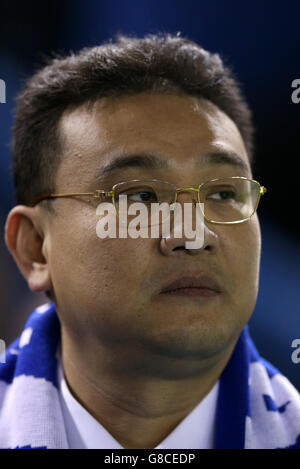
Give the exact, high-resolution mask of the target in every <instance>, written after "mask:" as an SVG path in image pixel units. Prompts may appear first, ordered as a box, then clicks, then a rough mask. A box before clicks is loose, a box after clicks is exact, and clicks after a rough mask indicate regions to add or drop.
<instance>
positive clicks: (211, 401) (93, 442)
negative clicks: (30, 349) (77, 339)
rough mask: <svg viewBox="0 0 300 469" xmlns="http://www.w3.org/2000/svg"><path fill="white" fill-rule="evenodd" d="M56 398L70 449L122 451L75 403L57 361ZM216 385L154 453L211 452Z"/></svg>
mask: <svg viewBox="0 0 300 469" xmlns="http://www.w3.org/2000/svg"><path fill="white" fill-rule="evenodd" d="M58 382H59V391H60V392H59V395H60V398H61V405H62V410H63V415H64V420H65V426H66V432H67V437H68V442H69V448H70V449H124V448H123V446H121V445H120V443H118V441H117V440H115V438H114V437H113V436H112V435H111V434H110V433H109V432H108V431H107V430H106V429H105V428H104V427H103V426H102V425H101V424H100V423H99V422H98V421H97V420H96V419H95V418H94V417H93V416H92V415H91V414H90V413H89V412H88V411H87V410H86V409H85V408H84V407H83V406H82V405H81V404H80V403H79V402H78V401H77V400H76V399H75V397H74V396H73V395H72V394H71V391H70V389H69V387H68V385H67V383H66V380H65V378H64V374H63V369H62V365H61V361H60V359H59V360H58ZM218 390H219V381H217V382H216V384H215V385H214V387H213V388H212V389H211V391H210V392H209V393H208V394H207V395H206V396H205V398H204V399H203V400H202V401H201V402H200V403H199V404H198V405H197V406H196V407H195V408H194V409H193V410H192V411H191V412H190V413H189V414H188V415H187V416H186V417H185V418H184V419H183V420H182V421H181V422H180V423H179V424H178V425H177V427H175V429H174V430H173V431H172V432H171V433H170V434H169V435H168V436H167V437H166V438H165V439H164V440H163V441H162V442H161V443H159V445H157V446H156V447H155V448H154V449H180V448H181V449H212V448H213V447H214V446H213V445H214V432H215V420H216V408H217V397H218Z"/></svg>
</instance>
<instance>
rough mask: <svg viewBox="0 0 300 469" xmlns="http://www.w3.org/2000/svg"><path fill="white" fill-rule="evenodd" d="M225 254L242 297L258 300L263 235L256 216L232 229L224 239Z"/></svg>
mask: <svg viewBox="0 0 300 469" xmlns="http://www.w3.org/2000/svg"><path fill="white" fill-rule="evenodd" d="M220 239H222V237H220ZM221 244H222V243H221ZM220 249H222V246H221V247H220ZM223 252H224V253H225V256H226V263H227V265H228V266H230V270H231V272H232V277H233V278H234V279H235V286H236V287H237V289H238V290H240V291H241V292H242V295H241V296H242V297H244V298H245V299H246V300H247V299H248V300H249V299H250V298H254V297H255V298H256V295H257V291H258V280H259V266H260V255H261V233H260V226H259V222H258V218H257V216H256V215H255V216H254V217H253V218H252V219H250V220H248V221H247V222H245V223H241V224H237V225H235V226H234V225H233V226H232V227H230V231H229V230H228V233H227V236H226V238H225V237H223Z"/></svg>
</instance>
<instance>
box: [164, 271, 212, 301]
mask: <svg viewBox="0 0 300 469" xmlns="http://www.w3.org/2000/svg"><path fill="white" fill-rule="evenodd" d="M160 293H161V294H163V295H167V296H168V297H169V296H185V297H200V298H213V297H216V296H219V295H220V294H221V288H220V287H219V285H218V284H217V283H216V282H215V281H214V280H213V279H212V278H211V277H208V276H200V277H199V276H197V277H196V276H195V277H194V276H193V277H181V278H179V279H177V280H175V281H174V282H172V283H170V284H169V285H167V286H166V287H165V288H163V289H162V291H161V292H160Z"/></svg>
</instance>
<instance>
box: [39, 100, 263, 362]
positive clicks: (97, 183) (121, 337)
mask: <svg viewBox="0 0 300 469" xmlns="http://www.w3.org/2000/svg"><path fill="white" fill-rule="evenodd" d="M60 132H61V136H62V139H63V146H64V150H63V151H64V153H63V159H62V163H61V165H60V167H59V169H58V173H57V180H56V181H57V187H56V189H57V192H58V193H70V192H83V193H84V192H93V191H94V190H96V189H105V190H110V189H111V188H112V186H113V185H114V184H116V183H118V182H122V181H129V180H131V179H145V178H153V179H160V180H164V181H168V182H171V183H173V184H174V185H175V186H176V187H191V186H198V185H199V184H200V183H201V182H203V181H207V180H210V179H214V178H221V177H227V176H246V177H250V178H251V177H252V174H251V171H250V166H249V163H248V157H247V153H246V150H245V147H244V143H243V140H242V138H241V135H240V133H239V131H238V129H237V127H236V125H235V124H234V123H233V122H232V120H231V119H230V118H229V117H228V116H227V115H225V114H224V113H223V112H221V111H220V110H219V109H218V108H217V107H216V106H214V105H213V104H212V103H210V102H208V101H206V100H200V99H197V98H195V97H188V96H175V95H163V94H156V95H150V94H146V93H141V94H138V95H135V96H131V97H122V98H115V99H112V98H106V99H102V100H100V101H99V102H97V103H96V105H95V106H94V107H92V108H89V109H88V108H87V106H81V107H80V108H77V109H76V110H73V111H68V112H65V113H64V115H63V117H62V120H61V123H60ZM212 152H222V153H231V154H232V153H235V154H237V155H239V156H240V157H241V158H242V159H243V160H244V161H245V162H246V164H248V166H249V170H248V171H247V170H246V172H245V171H244V170H242V169H240V168H238V167H234V166H231V165H228V164H227V165H226V164H214V165H210V164H207V163H206V164H199V158H201V156H203V155H205V154H207V153H212ZM145 153H146V154H152V155H156V156H159V157H161V158H162V159H164V160H166V161H167V162H168V164H169V169H168V170H167V169H155V170H154V169H149V168H141V167H137V166H135V167H134V166H133V167H129V168H122V169H120V170H115V171H113V172H111V173H106V174H105V177H104V176H103V177H102V176H101V168H103V167H104V166H105V165H107V164H108V163H110V162H112V161H113V159H114V158H115V157H117V156H118V157H120V156H127V155H130V154H135V155H137V154H138V155H139V154H145ZM97 178H98V179H97ZM192 197H193V198H194V197H195V195H194V194H193V193H192V192H189V193H188V192H187V193H182V194H179V196H178V202H184V203H186V202H191V201H192ZM51 203H53V204H55V209H56V212H57V215H56V216H55V217H54V218H53V220H52V223H51V225H50V226H49V230H48V232H47V233H46V238H45V244H44V254H45V257H46V258H47V261H48V264H49V272H50V276H51V281H52V286H53V289H54V292H55V296H56V300H57V310H58V314H59V317H60V320H61V322H62V325H63V327H64V328H65V330H66V331H68V333H69V334H70V335H71V336H72V337H73V338H80V340H81V341H83V342H84V341H85V340H86V344H96V343H97V342H98V343H102V344H113V343H115V344H118V345H121V344H122V346H123V350H124V351H125V350H126V346H127V345H128V346H129V345H130V346H135V345H139V346H140V347H142V349H143V347H146V348H147V349H148V350H153V351H157V352H159V353H161V354H166V355H167V356H170V357H172V356H174V357H187V356H191V357H194V358H197V357H198V358H200V357H208V356H211V355H213V354H215V353H221V352H222V349H224V348H225V347H226V346H228V344H229V343H230V342H232V341H233V340H234V339H236V338H237V337H238V335H239V333H240V331H241V330H242V328H243V326H244V325H245V324H246V323H247V322H248V320H249V318H250V316H251V313H252V311H253V309H254V306H255V302H256V297H257V291H258V275H259V261H260V248H261V238H260V228H259V223H258V219H257V215H256V214H255V215H254V216H253V217H252V218H251V219H250V220H247V221H246V222H244V223H240V224H233V225H217V224H212V223H209V222H206V229H205V243H204V246H203V248H202V249H198V250H195V251H194V252H192V254H193V255H191V252H189V251H187V250H185V249H178V247H182V248H183V247H184V241H186V240H183V242H182V241H180V240H179V241H178V240H177V241H176V243H177V244H176V243H175V244H172V243H171V242H169V244H168V242H167V243H165V241H164V240H162V239H157V238H154V239H152V238H147V239H145V238H138V239H132V238H125V239H118V238H116V239H114V238H106V239H101V238H99V237H98V236H97V234H96V224H97V221H98V220H99V215H97V214H96V207H97V203H95V202H91V203H90V201H88V200H87V199H84V198H82V199H79V198H77V199H74V198H62V199H55V200H53V201H52V202H51ZM98 203H99V202H98ZM176 247H177V249H176ZM201 274H204V275H208V276H211V277H212V278H213V279H214V280H215V281H217V282H218V284H219V286H220V287H221V290H222V292H221V294H219V295H217V296H215V297H213V298H209V299H206V300H204V299H203V298H202V299H201V298H199V297H197V296H184V295H182V296H179V295H166V294H162V293H161V290H162V289H163V288H164V287H165V286H166V285H168V284H169V283H171V282H172V281H174V280H176V279H178V278H179V277H181V276H191V275H192V276H195V275H201Z"/></svg>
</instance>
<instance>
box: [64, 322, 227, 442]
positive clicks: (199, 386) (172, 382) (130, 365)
mask: <svg viewBox="0 0 300 469" xmlns="http://www.w3.org/2000/svg"><path fill="white" fill-rule="evenodd" d="M235 343H236V341H235ZM235 343H234V344H231V346H230V347H229V348H228V349H227V350H225V351H224V350H223V351H222V354H220V356H214V357H211V358H209V359H205V360H203V362H202V363H197V366H196V365H195V362H193V363H192V364H191V363H188V361H187V362H186V363H183V360H182V359H181V360H177V363H176V362H174V359H172V363H170V359H168V360H167V361H169V362H168V363H166V361H165V360H158V359H157V357H155V358H154V357H146V355H145V353H144V354H143V355H141V354H140V353H137V350H135V351H134V353H133V354H132V355H131V353H130V352H129V351H126V352H124V350H123V351H122V353H116V350H115V346H114V350H108V349H107V347H105V348H104V347H103V345H101V344H99V343H97V344H92V345H91V344H89V346H85V344H82V342H81V347H80V350H79V349H78V347H77V346H76V345H77V344H78V341H75V340H71V339H70V336H69V335H68V334H67V333H66V332H65V330H64V329H62V342H61V347H62V365H63V370H64V375H65V379H66V381H67V384H68V387H69V388H70V391H71V393H72V394H73V396H74V397H75V399H77V400H78V401H79V402H80V403H81V405H82V406H83V407H84V408H86V410H87V411H88V412H89V413H90V414H91V415H93V417H94V418H95V419H96V420H98V422H100V423H101V425H103V426H104V427H105V428H106V430H107V431H108V432H109V433H110V434H111V435H112V436H113V437H114V438H115V439H116V440H117V441H118V442H119V443H120V444H121V445H122V446H123V448H135V449H137V448H155V446H157V445H158V444H159V443H160V442H161V441H162V440H163V439H164V438H166V437H167V436H168V435H169V433H170V432H171V431H172V430H173V429H174V428H175V427H176V426H177V425H178V424H179V423H180V422H181V421H182V420H183V419H184V418H185V417H186V416H187V415H188V414H189V413H190V412H191V411H192V410H193V409H194V408H195V407H196V406H197V405H198V404H199V403H200V402H201V401H202V400H203V399H204V397H205V396H206V395H207V394H208V393H209V392H210V391H211V389H212V388H213V386H214V385H215V383H216V382H217V380H218V379H219V377H220V375H221V373H222V371H223V369H224V368H225V366H226V364H227V362H228V360H229V358H230V356H231V353H232V351H233V349H234V346H235ZM141 353H142V352H141ZM133 356H135V357H137V356H142V357H143V366H142V367H141V366H137V363H135V362H134V361H133V360H132V357H133ZM151 359H152V365H153V363H154V361H155V362H156V366H155V367H154V366H152V367H151V366H150V364H151ZM157 362H158V363H157ZM154 368H155V370H156V372H155V373H154ZM158 368H160V373H157V371H158ZM172 369H174V370H176V374H177V378H175V379H174V375H173V376H171V375H170V370H172Z"/></svg>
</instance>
